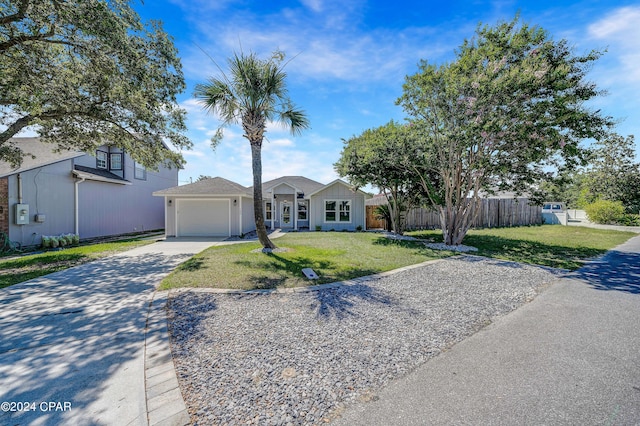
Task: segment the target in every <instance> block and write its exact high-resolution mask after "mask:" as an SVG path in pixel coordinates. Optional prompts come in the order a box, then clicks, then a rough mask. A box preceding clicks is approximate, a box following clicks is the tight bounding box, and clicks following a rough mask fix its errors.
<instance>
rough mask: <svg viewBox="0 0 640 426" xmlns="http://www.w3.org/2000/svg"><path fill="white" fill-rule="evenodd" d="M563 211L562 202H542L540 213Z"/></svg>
mask: <svg viewBox="0 0 640 426" xmlns="http://www.w3.org/2000/svg"><path fill="white" fill-rule="evenodd" d="M563 211H564V203H555V202H551V203H544V204H543V205H542V213H560V212H563Z"/></svg>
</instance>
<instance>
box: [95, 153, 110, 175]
mask: <svg viewBox="0 0 640 426" xmlns="http://www.w3.org/2000/svg"><path fill="white" fill-rule="evenodd" d="M108 168H109V153H108V152H107V151H99V150H98V151H96V169H105V170H106V169H108Z"/></svg>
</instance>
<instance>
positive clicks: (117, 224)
mask: <svg viewBox="0 0 640 426" xmlns="http://www.w3.org/2000/svg"><path fill="white" fill-rule="evenodd" d="M16 139H18V140H17V143H18V144H19V146H20V147H21V148H22V150H23V151H24V152H26V153H30V154H33V155H34V156H35V158H31V157H30V156H27V157H25V158H24V161H23V163H22V165H21V166H20V167H19V168H11V167H10V165H9V164H7V163H3V162H0V232H4V233H5V234H7V235H8V236H9V239H10V240H11V241H14V242H19V243H20V244H22V245H23V246H32V245H38V244H40V242H41V238H42V236H43V235H60V234H63V233H76V234H78V235H80V238H81V239H87V238H93V237H103V236H111V235H120V234H127V233H134V232H142V231H148V230H157V229H163V228H164V208H163V205H162V200H160V199H158V198H156V197H153V196H152V193H153V192H154V191H157V190H159V189H163V188H167V187H170V186H174V185H176V184H177V183H178V170H177V169H175V168H173V169H170V168H167V167H160V169H159V170H158V171H157V172H156V171H152V170H146V169H145V168H144V167H143V166H142V165H140V164H138V163H136V162H135V161H134V160H133V159H132V158H131V157H130V156H129V155H128V154H127V153H126V152H123V151H122V150H121V149H118V148H113V147H109V146H101V147H99V148H98V149H97V150H96V151H95V152H92V153H89V154H87V153H83V152H78V151H60V152H54V151H53V148H54V147H53V146H52V145H49V144H45V143H43V142H41V141H40V140H39V138H16Z"/></svg>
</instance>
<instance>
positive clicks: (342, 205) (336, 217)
mask: <svg viewBox="0 0 640 426" xmlns="http://www.w3.org/2000/svg"><path fill="white" fill-rule="evenodd" d="M324 221H325V222H343V223H349V222H351V200H325V202H324Z"/></svg>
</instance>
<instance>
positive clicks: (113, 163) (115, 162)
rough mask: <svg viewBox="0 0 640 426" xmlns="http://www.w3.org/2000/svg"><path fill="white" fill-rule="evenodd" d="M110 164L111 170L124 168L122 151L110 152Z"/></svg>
mask: <svg viewBox="0 0 640 426" xmlns="http://www.w3.org/2000/svg"><path fill="white" fill-rule="evenodd" d="M109 166H110V167H109V168H110V169H111V170H122V153H117V154H109Z"/></svg>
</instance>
